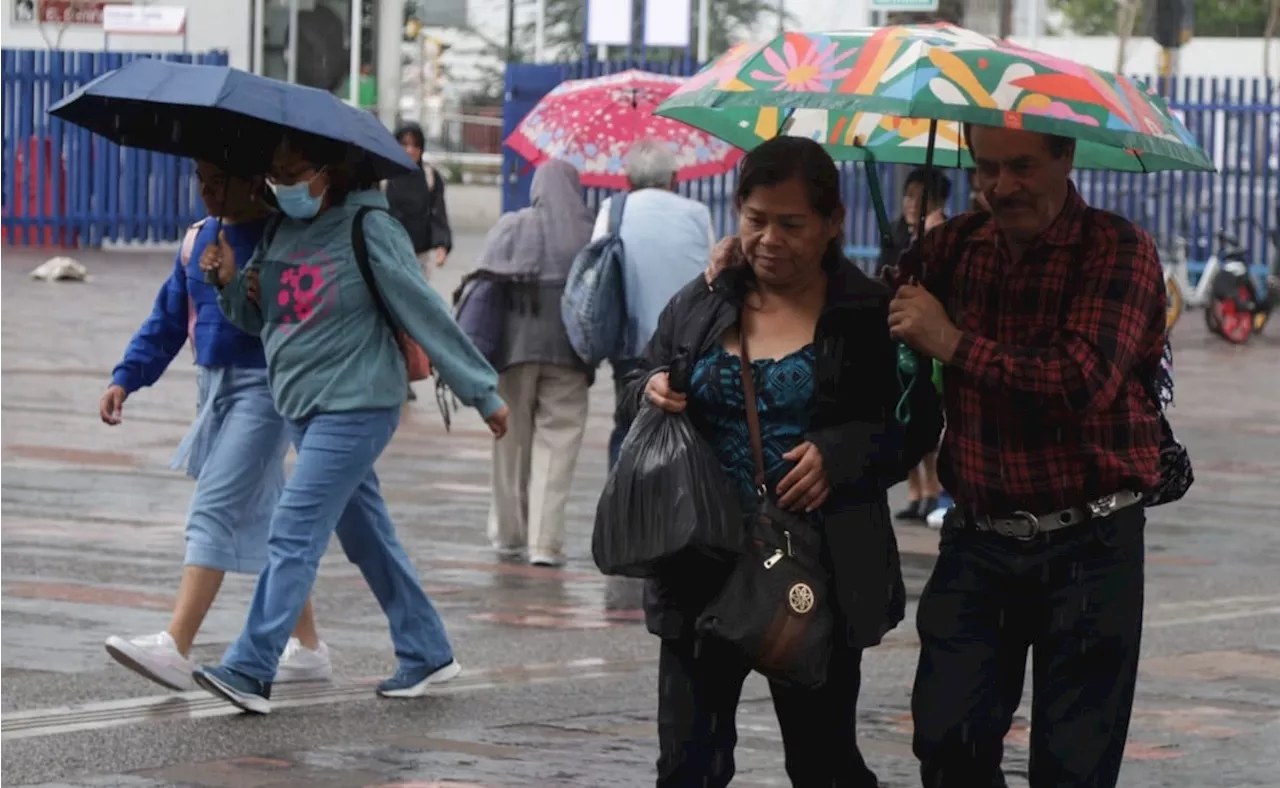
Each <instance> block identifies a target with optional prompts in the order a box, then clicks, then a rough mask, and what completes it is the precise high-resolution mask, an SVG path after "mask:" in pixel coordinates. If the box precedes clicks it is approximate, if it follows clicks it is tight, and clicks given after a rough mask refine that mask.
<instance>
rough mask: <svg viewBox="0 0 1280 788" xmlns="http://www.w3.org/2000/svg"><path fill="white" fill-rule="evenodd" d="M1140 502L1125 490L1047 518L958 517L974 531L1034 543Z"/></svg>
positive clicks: (1015, 515)
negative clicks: (1049, 534) (1063, 529)
mask: <svg viewBox="0 0 1280 788" xmlns="http://www.w3.org/2000/svg"><path fill="white" fill-rule="evenodd" d="M1141 500H1142V496H1141V495H1139V494H1138V493H1135V492H1131V491H1129V490H1121V491H1120V492H1117V493H1112V494H1111V495H1104V496H1102V497H1101V498H1098V499H1097V500H1094V501H1089V502H1088V503H1086V504H1084V505H1083V506H1070V507H1068V508H1066V509H1059V510H1058V511H1056V512H1049V513H1048V514H1032V513H1031V512H1014V513H1013V514H1011V515H1008V516H1005V517H992V516H990V515H981V514H974V513H973V512H968V511H964V512H962V513H961V516H962V518H963V520H962V521H963V522H964V524H965V525H966V526H969V527H971V528H973V529H975V530H978V531H983V532H986V533H993V534H999V535H1000V536H1007V537H1009V538H1010V539H1023V540H1030V539H1034V538H1036V537H1037V536H1039V535H1040V534H1046V533H1050V532H1053V531H1057V530H1060V529H1062V528H1070V527H1071V526H1073V525H1080V524H1081V523H1085V522H1088V521H1089V520H1095V519H1100V518H1103V517H1110V516H1111V515H1113V514H1115V513H1116V512H1118V511H1120V510H1121V509H1124V508H1126V507H1129V506H1133V505H1134V504H1135V503H1138V502H1139V501H1141Z"/></svg>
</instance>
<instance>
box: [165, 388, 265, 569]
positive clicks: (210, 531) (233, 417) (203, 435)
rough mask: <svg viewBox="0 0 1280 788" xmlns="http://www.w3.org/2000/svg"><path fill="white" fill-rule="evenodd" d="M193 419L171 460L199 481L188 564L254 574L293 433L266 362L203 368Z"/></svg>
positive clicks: (190, 517) (190, 525) (193, 504)
mask: <svg viewBox="0 0 1280 788" xmlns="http://www.w3.org/2000/svg"><path fill="white" fill-rule="evenodd" d="M198 386H199V389H198V392H199V393H198V399H197V403H198V404H197V407H196V419H195V421H194V422H193V423H192V425H191V428H190V429H189V430H188V431H187V435H186V437H185V438H183V440H182V445H181V446H179V447H178V452H177V454H176V455H175V456H174V458H173V463H172V465H171V467H173V468H175V469H176V468H178V467H180V466H181V465H182V464H183V463H184V462H185V463H186V465H187V475H189V476H191V477H192V478H193V479H195V480H196V489H195V494H194V495H193V496H192V497H191V506H190V508H189V509H188V512H187V531H186V542H187V550H186V557H185V560H184V562H183V563H184V564H185V565H186V566H202V567H205V568H208V569H218V570H221V571H223V572H244V573H248V574H257V573H258V572H261V571H262V567H263V566H265V565H266V563H267V532H268V529H269V527H270V524H271V517H272V514H273V513H274V512H275V508H276V502H277V501H278V500H279V498H280V491H281V490H282V489H283V488H284V477H285V474H284V456H285V453H286V452H287V451H288V450H289V436H288V435H287V433H286V432H285V425H284V420H283V419H281V418H280V416H279V414H277V413H276V408H275V405H274V404H273V403H272V400H271V389H270V388H269V387H268V386H267V371H266V370H265V369H241V368H238V367H201V368H200V373H199V378H198Z"/></svg>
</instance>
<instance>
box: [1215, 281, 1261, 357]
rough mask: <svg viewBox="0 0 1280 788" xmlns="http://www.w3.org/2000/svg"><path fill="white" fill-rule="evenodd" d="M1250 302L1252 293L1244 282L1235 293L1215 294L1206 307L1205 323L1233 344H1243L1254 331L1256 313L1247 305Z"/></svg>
mask: <svg viewBox="0 0 1280 788" xmlns="http://www.w3.org/2000/svg"><path fill="white" fill-rule="evenodd" d="M1248 303H1252V293H1250V292H1249V288H1248V287H1246V286H1244V285H1243V284H1241V285H1240V286H1239V288H1238V290H1237V292H1236V293H1235V294H1234V295H1225V296H1220V295H1214V296H1213V298H1212V300H1211V301H1210V302H1209V306H1208V308H1207V309H1205V315H1204V320H1205V325H1207V326H1208V327H1209V330H1210V331H1212V332H1213V333H1215V334H1217V335H1218V336H1220V337H1222V338H1223V339H1225V340H1227V341H1228V342H1230V343H1231V344H1233V345H1243V344H1244V343H1245V342H1248V341H1249V338H1250V337H1251V336H1253V333H1254V323H1253V316H1254V313H1253V311H1252V310H1250V309H1248V308H1247V307H1245V304H1248Z"/></svg>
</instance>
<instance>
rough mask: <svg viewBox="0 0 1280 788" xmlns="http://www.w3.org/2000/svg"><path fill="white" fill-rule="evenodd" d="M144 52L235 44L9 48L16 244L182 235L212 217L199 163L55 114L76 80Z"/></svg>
mask: <svg viewBox="0 0 1280 788" xmlns="http://www.w3.org/2000/svg"><path fill="white" fill-rule="evenodd" d="M139 57H160V58H164V59H167V60H178V61H182V62H186V63H192V62H194V63H206V64H210V65H225V64H226V62H227V54H226V53H225V52H211V53H208V54H203V55H195V56H193V55H188V54H154V55H153V54H147V53H132V52H66V51H44V50H21V49H4V50H2V51H0V68H2V69H3V101H4V105H3V106H4V109H3V112H4V126H3V135H4V154H3V155H4V163H3V168H4V176H3V232H4V242H5V243H6V244H10V245H22V246H96V245H98V244H101V243H102V242H103V241H118V242H129V241H142V242H145V241H174V240H177V239H178V237H179V236H180V234H181V233H182V231H183V229H184V228H185V227H186V226H187V225H189V224H190V223H191V222H193V221H195V220H196V219H198V218H200V216H202V215H203V208H202V206H200V205H199V198H198V197H197V195H196V189H195V168H194V165H193V164H192V163H191V162H190V161H188V160H185V159H179V158H177V157H174V156H166V155H161V154H158V153H148V152H145V151H139V150H135V149H132V148H121V147H120V146H119V145H115V144H113V143H109V142H107V141H106V140H103V139H102V138H100V137H95V136H93V135H92V134H90V133H89V132H88V131H85V130H84V129H80V128H77V127H75V126H72V125H70V124H67V123H63V122H62V121H61V120H58V119H56V118H51V117H49V115H48V114H47V111H48V109H49V107H50V106H52V105H53V104H54V103H55V102H57V101H58V100H59V99H61V98H63V97H64V96H66V95H68V94H70V93H71V92H73V91H74V90H75V89H76V88H78V87H80V86H81V85H83V84H85V83H86V82H89V81H90V80H92V79H93V78H95V77H97V76H100V75H101V74H104V73H106V72H107V71H110V70H111V69H114V68H119V67H120V66H122V65H124V64H125V63H128V62H129V61H131V60H133V59H135V58H139Z"/></svg>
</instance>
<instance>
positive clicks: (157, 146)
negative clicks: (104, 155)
mask: <svg viewBox="0 0 1280 788" xmlns="http://www.w3.org/2000/svg"><path fill="white" fill-rule="evenodd" d="M49 114H51V115H53V116H54V117H57V118H61V119H62V120H65V121H67V122H68V123H74V124H75V125H77V126H82V127H84V128H86V129H89V130H90V131H92V132H94V133H95V134H98V135H100V136H103V137H106V138H107V139H109V140H111V141H113V142H117V143H119V144H121V145H127V146H130V147H134V148H143V149H146V150H153V151H159V152H161V153H172V154H176V155H179V156H190V157H192V158H197V159H204V160H206V161H211V162H214V163H217V164H220V165H223V166H227V167H229V168H231V169H233V170H247V171H258V172H261V171H265V170H266V169H267V167H268V166H269V163H270V157H271V152H272V151H273V150H274V149H275V147H276V145H277V144H278V143H279V141H280V136H281V133H282V132H283V131H284V130H287V129H288V130H297V131H303V132H307V133H310V134H314V135H317V136H320V137H325V138H327V139H330V140H332V141H334V142H336V143H341V144H345V145H350V146H353V147H355V148H358V149H360V150H361V151H363V152H364V154H365V155H366V157H367V161H368V163H369V165H370V166H371V167H372V169H373V171H374V173H375V174H376V175H377V177H379V178H388V177H391V176H394V175H399V174H402V173H405V172H413V171H415V170H416V169H417V167H416V165H415V164H414V162H412V161H411V160H410V159H409V157H408V155H407V154H406V153H405V152H404V150H403V149H402V148H401V147H400V144H399V143H398V142H396V140H395V138H394V137H392V136H391V133H390V132H389V131H387V129H386V127H384V126H383V125H382V123H381V122H379V121H378V119H377V118H376V117H375V116H374V115H372V114H371V113H368V112H364V111H362V110H360V109H357V108H355V107H351V106H348V105H347V104H345V103H343V102H342V101H341V100H340V99H339V98H338V97H337V96H334V95H333V94H331V93H327V92H325V91H323V90H318V89H316V88H310V87H305V86H302V85H291V84H289V83H287V82H281V81H279V80H275V79H268V78H266V77H260V76H257V75H255V74H250V73H248V72H245V71H241V70H239V69H236V68H231V67H229V66H201V65H191V64H188V63H175V62H172V61H166V60H154V59H150V58H143V59H138V60H134V61H132V62H131V63H128V64H127V65H125V66H122V67H121V68H118V69H115V70H114V71H109V72H107V73H106V74H103V75H102V76H100V77H98V78H97V79H95V80H93V81H92V82H89V83H88V84H86V85H84V86H83V87H81V88H80V89H79V90H77V91H76V92H75V93H72V94H71V95H70V96H67V97H66V98H64V99H63V100H61V101H59V102H58V103H57V104H55V105H53V107H51V108H50V109H49Z"/></svg>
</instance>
